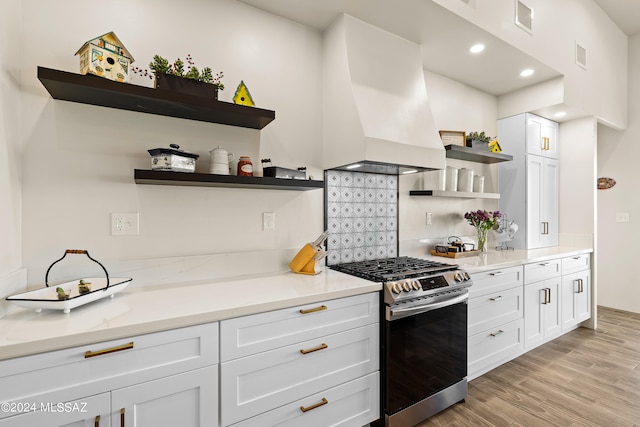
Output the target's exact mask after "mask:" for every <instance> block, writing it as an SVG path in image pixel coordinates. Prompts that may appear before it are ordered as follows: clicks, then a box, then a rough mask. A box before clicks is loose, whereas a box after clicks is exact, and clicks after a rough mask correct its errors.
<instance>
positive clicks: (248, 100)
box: [233, 80, 256, 107]
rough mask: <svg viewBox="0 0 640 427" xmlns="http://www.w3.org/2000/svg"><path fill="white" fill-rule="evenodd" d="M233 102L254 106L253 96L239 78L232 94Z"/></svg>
mask: <svg viewBox="0 0 640 427" xmlns="http://www.w3.org/2000/svg"><path fill="white" fill-rule="evenodd" d="M233 102H234V103H236V104H240V105H248V106H249V107H255V105H256V103H255V102H253V98H252V97H251V94H250V93H249V88H248V87H247V85H245V84H244V80H240V84H239V85H238V88H237V89H236V93H235V94H234V95H233Z"/></svg>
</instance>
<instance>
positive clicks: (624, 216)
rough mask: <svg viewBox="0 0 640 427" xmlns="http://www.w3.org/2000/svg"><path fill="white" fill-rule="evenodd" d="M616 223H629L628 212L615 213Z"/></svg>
mask: <svg viewBox="0 0 640 427" xmlns="http://www.w3.org/2000/svg"><path fill="white" fill-rule="evenodd" d="M616 222H629V213H628V212H618V213H616Z"/></svg>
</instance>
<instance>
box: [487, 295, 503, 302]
mask: <svg viewBox="0 0 640 427" xmlns="http://www.w3.org/2000/svg"><path fill="white" fill-rule="evenodd" d="M502 298H503V296H502V295H498V296H497V297H493V298H489V299H490V300H491V301H500V300H501V299H502Z"/></svg>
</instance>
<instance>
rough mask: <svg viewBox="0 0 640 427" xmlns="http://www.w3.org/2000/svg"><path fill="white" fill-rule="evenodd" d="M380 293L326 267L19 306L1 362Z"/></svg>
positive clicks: (4, 337) (2, 326) (2, 334)
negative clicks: (81, 301)
mask: <svg viewBox="0 0 640 427" xmlns="http://www.w3.org/2000/svg"><path fill="white" fill-rule="evenodd" d="M380 289H382V285H381V284H380V283H375V282H370V281H368V280H364V279H360V278H357V277H353V276H349V275H346V274H342V273H338V272H336V271H333V270H329V269H325V270H324V271H323V272H322V273H320V274H318V275H315V276H309V275H303V274H294V273H291V272H286V273H278V274H265V275H256V276H252V277H244V278H238V279H234V280H228V279H226V280H220V281H217V282H207V281H200V282H194V283H182V284H175V285H159V286H146V287H139V288H136V286H135V278H134V280H133V282H132V284H131V285H129V287H128V288H126V289H125V290H123V291H122V292H120V293H117V294H116V295H115V296H114V298H112V299H110V298H105V299H102V300H98V301H95V302H92V303H89V304H86V305H83V306H81V307H77V308H74V309H72V310H71V313H69V314H64V313H63V312H62V311H61V310H42V312H40V313H36V312H35V311H34V310H29V309H25V308H20V307H16V308H15V309H14V310H13V311H11V312H10V313H9V314H7V315H6V316H5V317H3V318H2V319H0V360H4V359H10V358H14V357H20V356H25V355H30V354H37V353H43V352H47V351H53V350H59V349H63V348H69V347H75V346H80V345H85V344H90V343H95V342H102V341H109V340H114V339H120V338H124V337H129V336H134V335H141V334H147V333H153V332H158V331H164V330H169V329H175V328H181V327H185V326H192V325H197V324H203V323H209V322H215V321H218V320H224V319H229V318H233V317H240V316H245V315H249V314H255V313H260V312H265V311H271V310H278V309H282V308H286V307H293V306H298V305H305V304H314V303H318V302H320V301H327V300H332V299H336V298H344V297H349V296H353V295H359V294H364V293H368V292H377V291H379V290H380Z"/></svg>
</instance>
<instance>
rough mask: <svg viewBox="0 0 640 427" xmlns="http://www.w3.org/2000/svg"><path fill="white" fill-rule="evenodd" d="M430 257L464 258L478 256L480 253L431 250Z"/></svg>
mask: <svg viewBox="0 0 640 427" xmlns="http://www.w3.org/2000/svg"><path fill="white" fill-rule="evenodd" d="M431 255H435V256H443V257H445V258H464V257H468V256H478V255H480V251H466V252H447V253H443V252H436V251H435V249H431Z"/></svg>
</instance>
